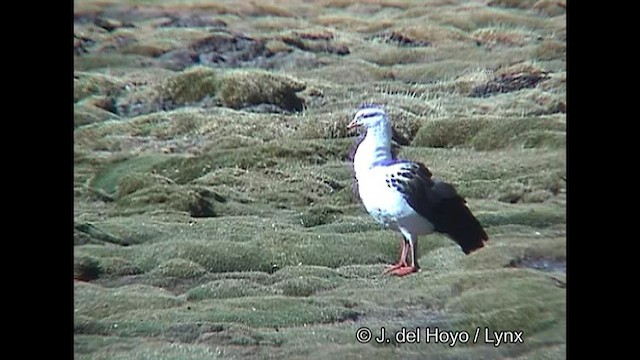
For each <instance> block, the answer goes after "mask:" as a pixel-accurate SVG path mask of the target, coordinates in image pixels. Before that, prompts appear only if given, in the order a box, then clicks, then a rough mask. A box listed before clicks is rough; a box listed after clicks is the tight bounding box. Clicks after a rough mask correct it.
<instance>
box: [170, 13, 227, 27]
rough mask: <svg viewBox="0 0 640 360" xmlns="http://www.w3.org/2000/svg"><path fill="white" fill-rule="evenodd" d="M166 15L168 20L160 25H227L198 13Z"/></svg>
mask: <svg viewBox="0 0 640 360" xmlns="http://www.w3.org/2000/svg"><path fill="white" fill-rule="evenodd" d="M168 17H169V20H168V21H167V22H164V23H162V24H160V27H214V28H225V27H227V23H226V22H224V21H222V20H220V19H215V18H213V17H210V16H203V15H200V14H186V15H185V14H181V15H175V14H171V15H168Z"/></svg>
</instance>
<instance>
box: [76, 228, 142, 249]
mask: <svg viewBox="0 0 640 360" xmlns="http://www.w3.org/2000/svg"><path fill="white" fill-rule="evenodd" d="M73 229H74V233H75V232H77V239H78V240H81V239H84V240H89V239H91V240H93V241H97V242H100V243H111V244H116V245H122V246H129V245H130V242H129V241H128V240H126V239H122V238H119V237H117V236H113V235H111V234H109V233H106V232H104V231H103V230H101V229H99V228H98V227H96V226H95V225H93V224H90V223H74V224H73ZM74 237H76V236H75V235H74ZM74 240H75V239H74ZM74 242H75V241H74Z"/></svg>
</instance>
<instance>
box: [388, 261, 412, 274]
mask: <svg viewBox="0 0 640 360" xmlns="http://www.w3.org/2000/svg"><path fill="white" fill-rule="evenodd" d="M404 267H407V263H406V262H404V261H403V262H399V263H397V264H391V265H387V268H386V269H385V270H384V273H385V274H388V273H390V272H393V271H396V270H397V269H400V268H404Z"/></svg>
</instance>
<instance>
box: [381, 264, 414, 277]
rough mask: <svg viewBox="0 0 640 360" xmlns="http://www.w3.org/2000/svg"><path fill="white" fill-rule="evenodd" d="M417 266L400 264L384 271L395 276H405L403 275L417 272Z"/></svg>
mask: <svg viewBox="0 0 640 360" xmlns="http://www.w3.org/2000/svg"><path fill="white" fill-rule="evenodd" d="M417 271H418V268H417V267H415V266H406V265H405V266H400V267H396V268H394V269H389V270H387V271H385V274H386V273H389V274H391V275H395V276H405V275H409V274H411V273H414V272H417Z"/></svg>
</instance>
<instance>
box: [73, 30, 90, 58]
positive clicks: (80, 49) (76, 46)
mask: <svg viewBox="0 0 640 360" xmlns="http://www.w3.org/2000/svg"><path fill="white" fill-rule="evenodd" d="M95 43H96V42H95V41H93V40H91V39H89V38H87V37H84V36H79V35H76V34H74V35H73V53H74V54H75V55H76V56H80V55H82V54H86V53H88V52H89V50H88V49H87V48H89V47H91V46H93V45H95Z"/></svg>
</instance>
